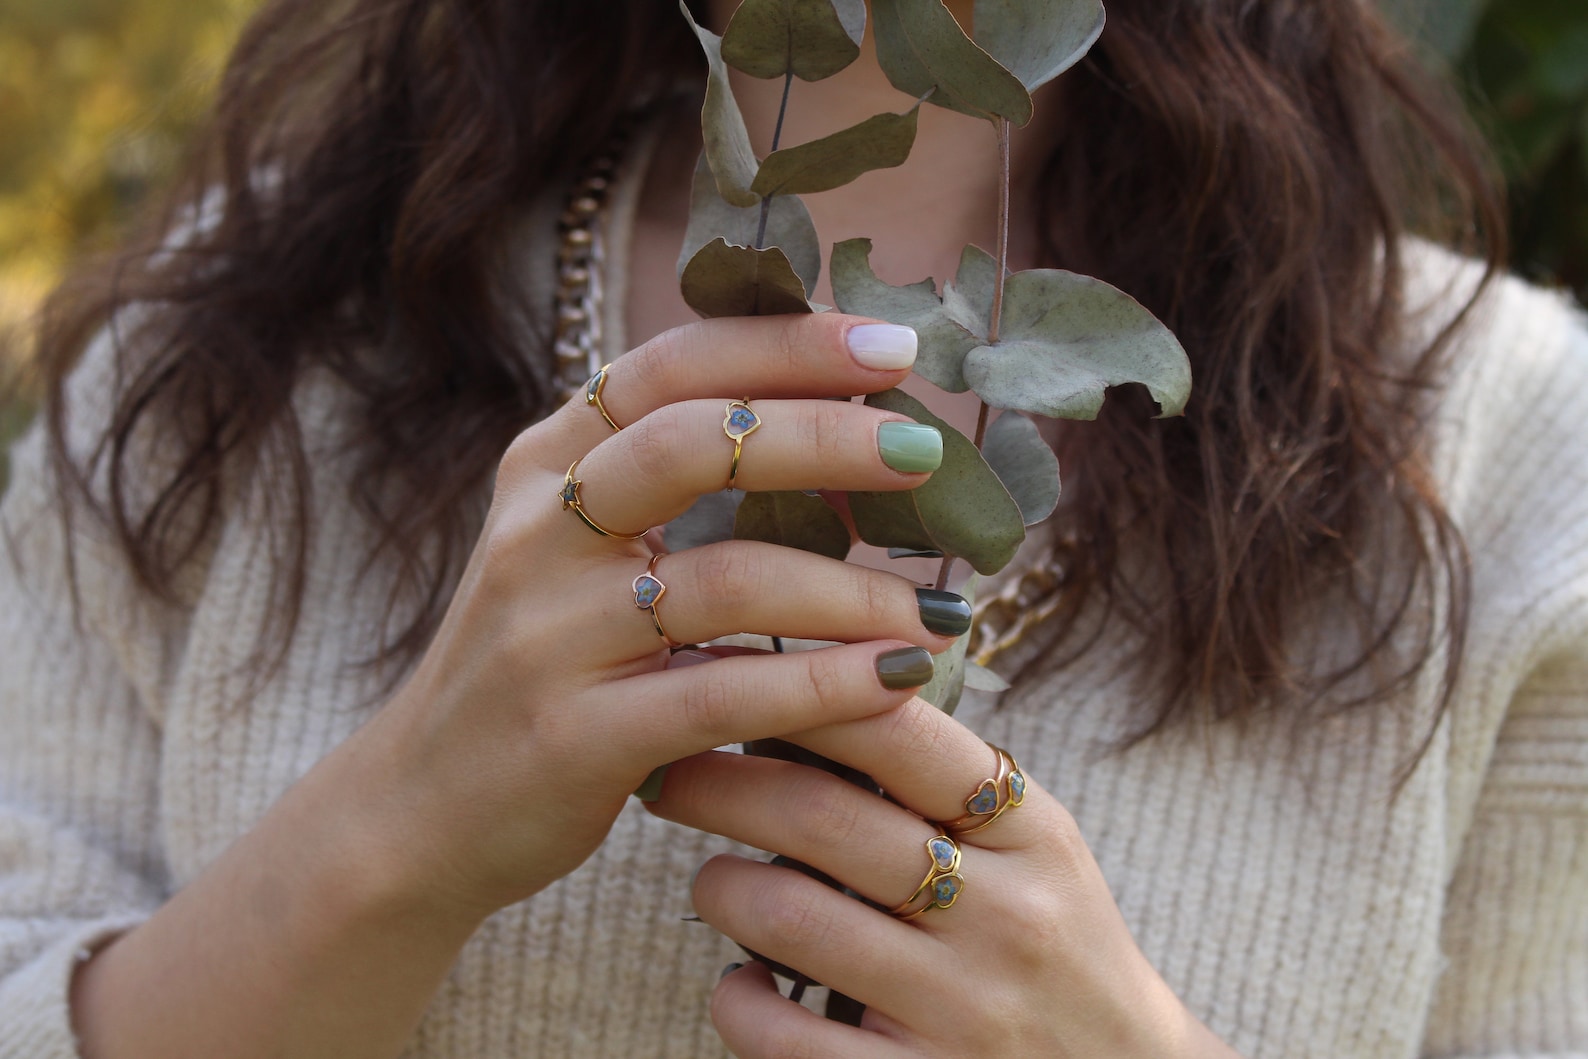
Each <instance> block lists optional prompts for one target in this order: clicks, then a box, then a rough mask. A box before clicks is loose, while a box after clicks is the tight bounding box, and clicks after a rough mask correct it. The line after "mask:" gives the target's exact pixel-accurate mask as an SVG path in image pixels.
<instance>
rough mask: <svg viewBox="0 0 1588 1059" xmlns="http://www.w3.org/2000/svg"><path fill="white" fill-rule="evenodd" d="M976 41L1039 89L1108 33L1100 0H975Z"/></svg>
mask: <svg viewBox="0 0 1588 1059" xmlns="http://www.w3.org/2000/svg"><path fill="white" fill-rule="evenodd" d="M973 18H974V20H975V26H976V43H977V44H979V45H981V47H982V48H983V49H985V50H986V52H987V54H988V55H991V56H992V57H993V58H995V59H997V60H998V62H999V63H1000V64H1001V65H1002V66H1003V67H1004V69H1006V70H1008V71H1009V72H1010V73H1012V74H1014V75H1015V76H1016V77H1018V78H1019V79H1020V83H1021V84H1023V85H1025V87H1026V91H1028V92H1035V91H1036V90H1037V89H1038V88H1039V87H1040V86H1042V85H1045V84H1047V83H1048V82H1049V81H1051V80H1053V79H1054V78H1055V77H1057V76H1059V75H1060V74H1062V73H1063V72H1064V71H1066V70H1068V69H1069V68H1070V67H1072V66H1074V65H1075V64H1076V63H1077V62H1079V61H1080V60H1081V57H1082V56H1083V55H1085V54H1086V53H1087V52H1088V51H1090V50H1091V48H1092V45H1093V44H1096V43H1097V38H1098V37H1099V36H1101V35H1102V32H1103V18H1104V15H1103V5H1102V3H1101V0H976V9H975V14H974V16H973Z"/></svg>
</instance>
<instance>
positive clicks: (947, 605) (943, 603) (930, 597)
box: [915, 588, 970, 636]
mask: <svg viewBox="0 0 1588 1059" xmlns="http://www.w3.org/2000/svg"><path fill="white" fill-rule="evenodd" d="M915 600H916V602H917V603H919V604H920V606H921V624H922V625H925V626H926V627H927V629H928V630H929V631H931V632H935V633H937V634H938V635H939V636H961V635H963V634H964V633H965V632H967V631H968V630H969V629H970V604H969V603H968V602H966V600H965V597H964V596H961V595H959V594H958V593H955V592H939V591H937V590H936V589H935V588H918V589H916V590H915Z"/></svg>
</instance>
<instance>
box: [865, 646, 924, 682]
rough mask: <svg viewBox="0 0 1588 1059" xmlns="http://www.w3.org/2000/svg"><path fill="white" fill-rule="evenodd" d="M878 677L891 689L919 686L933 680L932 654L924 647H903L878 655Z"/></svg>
mask: <svg viewBox="0 0 1588 1059" xmlns="http://www.w3.org/2000/svg"><path fill="white" fill-rule="evenodd" d="M877 679H878V680H880V681H882V686H883V687H885V688H887V689H888V690H889V691H900V690H903V689H904V688H918V687H921V686H922V685H924V684H927V683H930V682H931V680H932V656H931V655H930V654H928V653H927V651H926V649H925V648H923V647H901V648H899V649H898V650H896V651H884V652H883V653H882V654H880V655H878V656H877Z"/></svg>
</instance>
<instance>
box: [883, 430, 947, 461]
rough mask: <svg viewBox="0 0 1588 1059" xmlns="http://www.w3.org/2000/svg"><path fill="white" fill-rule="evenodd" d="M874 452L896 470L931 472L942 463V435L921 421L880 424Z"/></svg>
mask: <svg viewBox="0 0 1588 1059" xmlns="http://www.w3.org/2000/svg"><path fill="white" fill-rule="evenodd" d="M877 451H878V452H880V453H881V454H882V462H883V463H885V464H887V465H888V466H889V467H892V468H893V469H894V470H896V471H902V472H904V473H906V474H919V473H922V472H925V471H935V470H937V469H938V467H939V466H941V465H942V463H943V435H942V434H941V433H939V432H938V429H937V428H936V427H933V426H927V425H926V424H925V423H884V424H882V426H881V427H879V428H877Z"/></svg>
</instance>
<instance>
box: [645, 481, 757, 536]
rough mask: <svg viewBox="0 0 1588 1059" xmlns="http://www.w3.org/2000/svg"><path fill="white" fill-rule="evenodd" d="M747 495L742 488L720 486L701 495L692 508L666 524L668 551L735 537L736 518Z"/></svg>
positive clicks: (664, 534) (664, 528)
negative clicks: (718, 488) (716, 489)
mask: <svg viewBox="0 0 1588 1059" xmlns="http://www.w3.org/2000/svg"><path fill="white" fill-rule="evenodd" d="M744 497H745V494H744V492H743V491H742V490H739V489H720V490H718V491H717V492H715V493H707V494H706V495H704V496H702V497H700V498H698V499H697V500H696V501H695V502H694V503H693V504H691V505H690V506H689V510H687V511H685V512H684V513H683V514H682V515H679V516H678V517H677V518H675V519H673V521H671V522H669V523H668V524H667V525H666V526H665V527H663V529H662V540H663V542H664V543H666V545H667V550H668V551H670V552H681V551H683V550H684V549H685V548H698V547H700V546H701V545H702V544H715V543H717V542H718V541H726V540H732V539H733V522H734V517H735V516H736V515H737V514H738V511H739V504H740V503H742V502H743V500H744Z"/></svg>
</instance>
